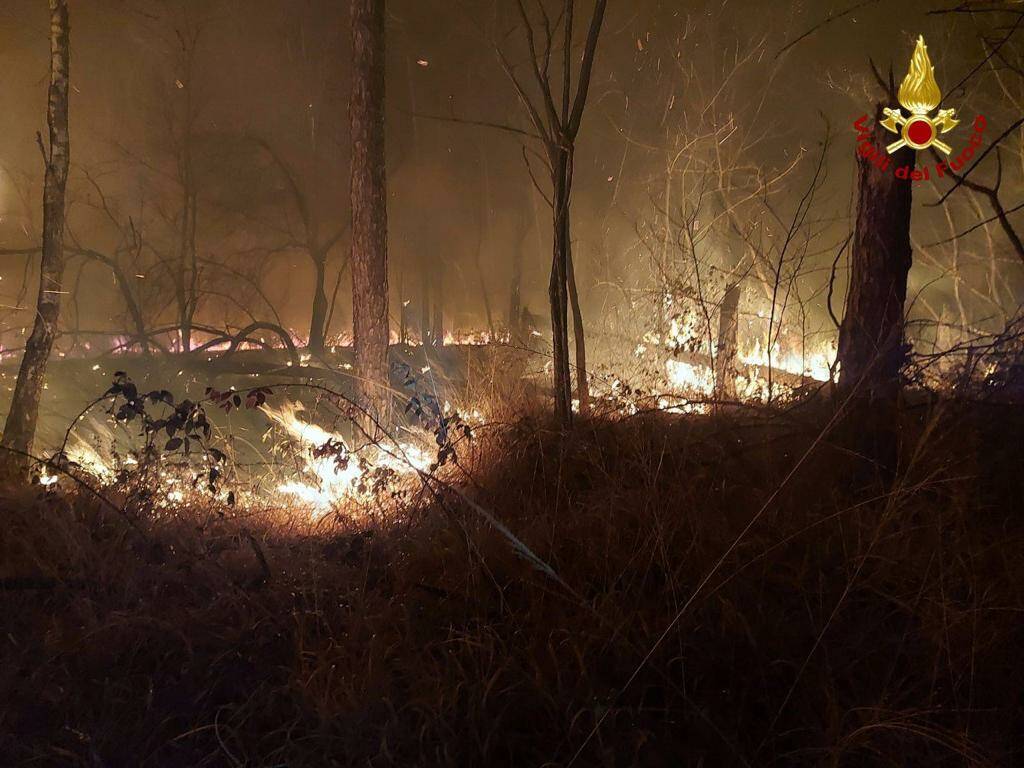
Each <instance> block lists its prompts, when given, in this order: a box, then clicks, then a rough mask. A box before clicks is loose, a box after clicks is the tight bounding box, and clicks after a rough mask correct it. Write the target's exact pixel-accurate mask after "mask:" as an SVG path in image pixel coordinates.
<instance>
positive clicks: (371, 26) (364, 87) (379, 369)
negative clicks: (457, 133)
mask: <svg viewBox="0 0 1024 768" xmlns="http://www.w3.org/2000/svg"><path fill="white" fill-rule="evenodd" d="M385 5H386V3H385V0H352V59H353V61H352V64H353V67H352V99H351V104H350V109H349V112H350V120H351V125H352V329H353V335H354V337H355V362H356V375H357V377H358V381H359V388H360V396H361V399H362V401H363V404H364V405H366V406H369V407H371V408H374V409H376V410H378V411H383V409H384V406H385V405H386V393H387V385H388V334H389V329H388V269H387V258H388V250H387V248H388V243H387V234H388V233H387V228H388V213H387V177H386V172H385V166H384V160H385V157H384V52H385V18H386V12H385Z"/></svg>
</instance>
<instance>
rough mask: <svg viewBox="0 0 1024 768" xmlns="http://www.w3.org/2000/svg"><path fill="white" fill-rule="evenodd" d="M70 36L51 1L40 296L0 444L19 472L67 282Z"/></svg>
mask: <svg viewBox="0 0 1024 768" xmlns="http://www.w3.org/2000/svg"><path fill="white" fill-rule="evenodd" d="M69 35H70V27H69V23H68V4H67V0H50V91H49V98H48V101H47V109H46V123H47V125H48V126H49V131H50V144H49V148H46V147H44V146H43V140H42V137H41V136H40V137H39V146H40V148H42V150H43V155H44V158H45V162H46V180H45V184H44V188H43V252H42V258H41V264H40V269H39V297H38V299H37V300H36V318H35V322H34V323H33V325H32V334H31V335H30V336H29V338H28V341H27V342H26V344H25V354H24V355H23V356H22V358H21V368H20V369H19V370H18V381H17V383H16V384H15V387H14V397H13V399H12V400H11V410H10V411H9V412H8V414H7V422H6V424H5V425H4V433H3V437H2V439H0V445H2V446H3V447H4V448H8V449H10V451H12V453H9V454H8V459H9V461H8V462H7V463H8V466H9V467H10V468H11V470H12V471H13V472H14V473H22V472H23V471H24V470H25V469H26V468H27V466H28V464H27V461H26V458H27V457H26V456H24V454H26V453H29V452H31V450H32V442H33V440H34V439H35V434H36V424H37V422H38V420H39V398H40V395H41V394H42V390H43V377H44V376H45V374H46V362H47V360H48V359H49V357H50V351H51V350H52V349H53V341H54V338H56V336H57V322H58V320H59V319H60V299H61V294H62V293H63V289H62V285H63V278H64V200H65V193H66V189H67V180H68V164H69V159H70V155H71V142H70V138H69V135H68V80H69V70H70V48H69Z"/></svg>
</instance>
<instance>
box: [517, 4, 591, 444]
mask: <svg viewBox="0 0 1024 768" xmlns="http://www.w3.org/2000/svg"><path fill="white" fill-rule="evenodd" d="M607 4H608V3H607V0H596V2H595V4H594V12H593V15H592V16H591V18H590V27H589V30H588V32H587V39H586V42H585V44H584V48H583V56H582V59H581V61H580V66H579V73H578V75H577V77H576V92H575V94H573V93H572V89H573V67H572V52H573V20H574V19H573V15H574V11H575V8H576V4H575V0H564V4H563V7H562V10H561V12H560V14H559V16H558V18H557V19H556V20H554V21H552V19H551V17H550V15H549V14H548V12H547V10H546V9H545V7H544V4H543V3H538V4H537V5H538V8H539V10H540V14H541V21H540V26H541V30H542V31H541V32H540V33H538V31H537V29H536V24H535V23H534V22H533V21H531V19H530V16H529V14H528V13H527V11H526V6H525V5H524V3H523V0H516V6H517V8H518V11H519V18H520V21H521V22H522V29H523V34H524V36H525V38H526V45H527V48H528V50H529V58H530V68H531V72H532V75H533V79H534V81H535V85H536V91H537V93H538V94H539V96H537V97H535V96H532V95H531V94H530V92H529V91H528V90H527V88H526V86H525V84H524V83H523V82H522V80H521V79H520V77H519V76H518V75H517V74H516V71H515V68H514V67H513V65H512V64H511V63H510V61H509V59H508V57H507V56H506V55H505V53H504V52H503V51H502V50H501V49H500V48H499V49H498V55H499V56H500V58H501V63H502V66H503V67H504V69H505V73H506V74H507V75H508V77H509V79H510V80H511V81H512V84H513V85H514V86H515V89H516V93H517V94H518V96H519V100H520V101H521V102H522V104H523V107H524V109H525V110H526V113H527V115H528V116H529V118H530V122H531V123H532V124H533V127H534V130H535V131H536V133H537V136H538V137H539V138H540V140H541V142H542V143H543V145H544V149H545V155H546V156H545V158H544V160H545V162H546V164H547V169H548V172H549V176H550V182H551V196H550V197H549V198H546V199H547V201H548V203H549V204H550V206H551V213H552V225H553V243H552V262H551V279H550V281H549V283H548V298H549V301H550V304H551V335H552V352H553V354H554V366H553V376H554V395H555V416H556V417H557V418H558V420H559V422H560V423H561V424H563V425H565V426H568V425H569V424H571V423H572V383H571V379H570V364H569V334H568V326H569V318H568V308H569V301H570V299H571V300H572V304H573V327H574V333H575V342H576V381H577V397H578V398H579V403H580V410H581V411H585V410H586V409H587V403H588V400H589V388H588V385H587V362H586V361H587V352H586V345H585V337H584V332H583V316H582V313H581V312H580V309H579V299H578V296H577V294H576V280H575V275H574V271H573V267H572V242H571V233H570V222H569V208H570V202H571V199H572V179H573V162H574V155H575V151H576V137H577V136H578V135H579V130H580V124H581V123H582V122H583V111H584V108H585V107H586V104H587V95H588V93H589V91H590V80H591V76H592V74H593V70H594V59H595V58H596V56H597V43H598V40H599V39H600V36H601V27H602V25H603V23H604V13H605V8H606V6H607ZM559 25H561V27H562V32H563V34H564V40H563V43H562V53H563V58H562V78H561V80H562V83H561V95H560V97H559V96H556V93H555V86H553V85H552V81H551V77H550V65H551V57H552V54H553V52H554V47H555V42H554V35H555V33H556V31H557V29H558V27H559ZM538 39H539V40H540V46H538ZM556 99H557V100H558V101H560V102H561V104H560V105H559V104H558V103H557V102H556Z"/></svg>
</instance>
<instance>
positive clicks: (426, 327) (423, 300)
mask: <svg viewBox="0 0 1024 768" xmlns="http://www.w3.org/2000/svg"><path fill="white" fill-rule="evenodd" d="M419 263H420V270H419V273H420V344H421V345H423V346H424V347H426V346H428V345H429V344H430V343H431V333H430V280H431V275H430V268H429V266H428V265H427V262H426V259H424V258H423V257H422V256H421V257H420V259H419Z"/></svg>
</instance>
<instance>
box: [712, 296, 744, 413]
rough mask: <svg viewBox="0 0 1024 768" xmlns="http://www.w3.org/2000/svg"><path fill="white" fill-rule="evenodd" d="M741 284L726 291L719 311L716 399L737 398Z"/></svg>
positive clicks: (716, 349) (716, 352) (716, 348)
mask: <svg viewBox="0 0 1024 768" xmlns="http://www.w3.org/2000/svg"><path fill="white" fill-rule="evenodd" d="M739 306H740V284H739V283H732V284H731V285H729V287H727V288H726V289H725V296H724V297H722V306H721V307H720V308H719V310H718V342H717V343H716V344H715V397H716V398H717V399H718V400H733V399H735V398H736V353H737V351H738V350H737V332H738V330H739Z"/></svg>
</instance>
